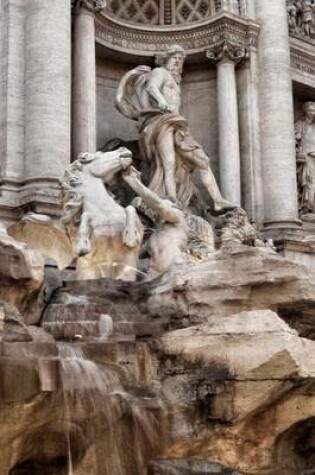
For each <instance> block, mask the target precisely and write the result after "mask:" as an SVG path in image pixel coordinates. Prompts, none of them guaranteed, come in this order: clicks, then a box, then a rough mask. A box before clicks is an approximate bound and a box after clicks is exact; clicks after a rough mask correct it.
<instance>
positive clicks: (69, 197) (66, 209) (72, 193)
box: [60, 154, 94, 228]
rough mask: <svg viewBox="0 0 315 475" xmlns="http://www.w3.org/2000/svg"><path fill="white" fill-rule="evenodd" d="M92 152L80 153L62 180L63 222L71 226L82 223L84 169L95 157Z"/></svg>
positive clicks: (67, 226) (66, 225)
mask: <svg viewBox="0 0 315 475" xmlns="http://www.w3.org/2000/svg"><path fill="white" fill-rule="evenodd" d="M91 155H92V154H80V155H79V156H78V158H77V160H75V161H74V162H73V163H71V165H69V167H68V169H67V170H66V171H65V173H64V175H63V177H62V179H61V180H60V184H61V189H62V216H61V222H62V224H63V225H64V226H65V227H66V228H69V227H71V226H72V225H75V226H78V225H79V224H80V219H81V214H82V209H83V193H82V191H81V185H82V182H83V181H82V171H83V167H84V164H86V163H89V162H91V161H92V160H93V159H94V157H93V158H92V157H91Z"/></svg>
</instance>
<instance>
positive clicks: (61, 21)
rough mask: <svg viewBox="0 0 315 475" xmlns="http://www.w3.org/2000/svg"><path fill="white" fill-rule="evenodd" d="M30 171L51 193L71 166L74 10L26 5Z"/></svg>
mask: <svg viewBox="0 0 315 475" xmlns="http://www.w3.org/2000/svg"><path fill="white" fill-rule="evenodd" d="M25 42H26V48H25V54H26V61H25V64H26V81H25V87H26V93H25V117H26V119H25V170H24V177H25V178H26V179H27V183H34V184H35V183H36V184H37V183H38V184H39V183H41V184H42V186H43V187H47V186H48V183H53V182H54V180H55V181H57V179H58V178H59V177H60V175H61V174H62V172H63V170H64V168H65V167H66V166H67V165H68V163H70V136H71V130H70V117H71V107H70V94H71V6H70V2H69V0H54V1H51V0H40V1H38V0H27V1H26V38H25Z"/></svg>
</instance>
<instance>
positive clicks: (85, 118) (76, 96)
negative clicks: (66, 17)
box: [72, 0, 106, 157]
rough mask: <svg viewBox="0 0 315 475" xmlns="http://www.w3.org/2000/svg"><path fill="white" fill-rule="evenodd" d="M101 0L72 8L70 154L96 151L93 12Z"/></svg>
mask: <svg viewBox="0 0 315 475" xmlns="http://www.w3.org/2000/svg"><path fill="white" fill-rule="evenodd" d="M105 4H106V2H105V1H103V0H81V1H79V2H77V3H76V5H75V7H74V54H73V102H72V104H73V109H72V110H73V124H72V147H73V150H72V152H73V156H74V157H76V156H77V155H78V153H80V152H95V150H96V72H95V20H94V15H95V13H96V12H98V11H100V10H102V8H104V7H105Z"/></svg>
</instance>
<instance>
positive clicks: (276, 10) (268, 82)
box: [255, 0, 299, 229]
mask: <svg viewBox="0 0 315 475" xmlns="http://www.w3.org/2000/svg"><path fill="white" fill-rule="evenodd" d="M255 13H256V19H257V20H258V21H259V22H260V24H261V31H260V35H259V43H258V60H259V104H260V123H261V129H260V132H261V154H262V169H263V187H264V208H265V219H264V222H265V228H266V229H275V228H276V229H277V228H288V227H297V226H298V225H299V223H298V221H297V218H298V207H297V184H296V164H295V142H294V125H293V124H294V118H293V104H292V81H291V71H290V50H289V48H290V47H289V34H288V25H287V15H286V1H285V0H277V1H274V0H264V1H261V0H255Z"/></svg>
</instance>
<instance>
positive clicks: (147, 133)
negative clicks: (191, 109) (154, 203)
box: [116, 66, 222, 206]
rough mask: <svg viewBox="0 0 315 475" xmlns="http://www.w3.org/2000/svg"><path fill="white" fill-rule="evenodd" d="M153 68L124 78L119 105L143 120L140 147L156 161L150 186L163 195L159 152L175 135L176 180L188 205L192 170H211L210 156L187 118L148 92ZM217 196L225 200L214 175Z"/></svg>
mask: <svg viewBox="0 0 315 475" xmlns="http://www.w3.org/2000/svg"><path fill="white" fill-rule="evenodd" d="M150 72H151V68H150V67H148V66H138V67H137V68H135V69H133V70H131V71H130V72H128V73H127V74H126V75H125V76H124V77H123V78H122V80H121V82H120V84H119V87H118V90H117V94H116V107H117V109H118V110H119V111H120V112H121V113H122V114H123V115H124V116H126V117H128V118H129V119H133V120H137V121H138V122H139V146H140V151H141V155H142V158H143V159H144V160H149V161H151V162H152V164H153V166H152V175H151V180H150V183H149V184H148V187H149V188H150V189H151V190H152V191H154V192H155V193H157V194H158V195H159V196H165V195H166V192H165V182H164V173H165V172H164V168H163V164H162V159H161V157H160V155H159V147H158V144H159V141H160V140H161V138H162V137H163V135H165V134H166V133H169V131H171V132H172V134H173V139H174V142H173V143H174V150H175V154H176V169H175V179H176V188H177V190H176V191H177V199H178V200H179V201H180V202H181V203H182V204H183V206H187V205H188V203H189V201H190V198H191V196H192V193H193V188H194V185H193V182H192V180H191V173H192V172H193V171H194V170H195V169H203V170H206V169H207V170H209V169H210V164H209V158H208V156H207V155H206V154H205V152H204V151H203V149H202V147H201V146H200V145H199V144H198V143H197V142H196V141H195V140H194V138H193V137H192V136H191V134H190V131H189V127H188V122H187V120H186V119H185V118H184V117H182V116H181V115H179V114H176V113H170V112H163V111H161V110H160V109H158V108H157V107H156V108H154V106H153V105H152V103H153V102H154V100H153V99H152V98H151V96H150V94H149V93H148V92H147V88H146V83H147V80H148V75H149V74H150ZM212 186H213V187H214V189H215V195H216V196H214V198H216V197H218V200H220V199H222V198H221V194H220V191H219V189H218V187H217V185H216V182H215V178H214V177H213V184H212Z"/></svg>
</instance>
